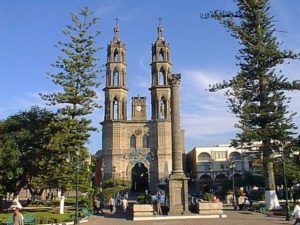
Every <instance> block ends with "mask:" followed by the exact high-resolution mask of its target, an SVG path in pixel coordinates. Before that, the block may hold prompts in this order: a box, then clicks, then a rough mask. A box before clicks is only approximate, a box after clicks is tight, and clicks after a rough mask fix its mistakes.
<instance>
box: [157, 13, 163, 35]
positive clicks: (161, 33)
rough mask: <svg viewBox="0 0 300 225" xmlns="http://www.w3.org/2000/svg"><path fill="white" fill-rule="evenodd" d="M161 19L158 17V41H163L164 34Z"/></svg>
mask: <svg viewBox="0 0 300 225" xmlns="http://www.w3.org/2000/svg"><path fill="white" fill-rule="evenodd" d="M161 21H162V18H161V17H158V27H157V39H158V40H164V37H163V33H164V28H163V26H162V22H161Z"/></svg>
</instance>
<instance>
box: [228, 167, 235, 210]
mask: <svg viewBox="0 0 300 225" xmlns="http://www.w3.org/2000/svg"><path fill="white" fill-rule="evenodd" d="M229 168H230V170H232V192H233V193H232V204H233V208H234V209H235V210H236V209H237V207H236V196H235V186H234V169H235V163H234V162H231V163H229Z"/></svg>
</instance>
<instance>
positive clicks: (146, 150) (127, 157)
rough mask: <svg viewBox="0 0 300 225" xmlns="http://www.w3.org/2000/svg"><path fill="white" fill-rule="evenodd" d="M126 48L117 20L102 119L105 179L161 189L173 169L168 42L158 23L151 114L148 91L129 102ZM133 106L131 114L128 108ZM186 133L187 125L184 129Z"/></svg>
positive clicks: (138, 187) (110, 47)
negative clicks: (149, 115)
mask: <svg viewBox="0 0 300 225" xmlns="http://www.w3.org/2000/svg"><path fill="white" fill-rule="evenodd" d="M126 67H127V64H126V48H125V44H124V43H123V42H122V40H121V38H120V27H119V25H118V23H117V24H116V26H115V27H114V37H113V39H112V41H111V42H110V43H109V44H108V47H107V63H106V85H105V88H104V89H103V90H104V93H105V105H104V108H105V109H104V111H105V115H104V121H103V122H102V123H101V124H102V151H101V152H102V153H101V158H102V160H103V166H102V175H103V179H104V180H106V179H110V178H112V179H116V178H119V179H125V180H129V181H131V184H132V185H131V188H132V190H133V191H143V190H146V189H148V190H151V191H155V190H157V187H158V186H159V184H163V183H164V181H165V180H166V178H168V177H169V174H170V173H171V170H172V138H171V111H170V99H171V96H170V95H171V90H170V86H169V85H168V82H167V76H169V75H170V74H171V73H172V64H171V62H170V47H169V44H168V43H167V42H166V40H165V39H164V36H163V27H162V25H161V24H159V26H158V28H157V39H156V41H155V43H153V44H152V62H151V78H152V79H151V80H152V82H151V84H149V91H150V94H151V119H150V120H147V113H146V112H147V104H146V103H147V101H146V97H144V96H135V97H132V99H131V103H130V104H128V102H127V101H128V89H127V74H126ZM128 107H131V110H130V111H131V119H129V116H128V115H127V111H129V110H127V108H128ZM182 138H183V131H182Z"/></svg>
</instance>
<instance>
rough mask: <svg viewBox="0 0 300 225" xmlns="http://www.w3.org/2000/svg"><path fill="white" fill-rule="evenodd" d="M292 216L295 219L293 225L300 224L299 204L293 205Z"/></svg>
mask: <svg viewBox="0 0 300 225" xmlns="http://www.w3.org/2000/svg"><path fill="white" fill-rule="evenodd" d="M292 216H293V217H295V223H294V224H293V225H296V224H298V223H299V224H300V202H298V203H297V204H296V205H295V208H294V210H293V212H292Z"/></svg>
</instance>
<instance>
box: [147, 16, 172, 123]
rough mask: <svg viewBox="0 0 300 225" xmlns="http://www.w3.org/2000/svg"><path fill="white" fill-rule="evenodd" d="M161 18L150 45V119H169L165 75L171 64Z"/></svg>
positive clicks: (167, 86) (168, 73)
mask: <svg viewBox="0 0 300 225" xmlns="http://www.w3.org/2000/svg"><path fill="white" fill-rule="evenodd" d="M163 32H164V29H163V26H162V23H161V19H159V25H158V27H157V40H156V42H155V43H154V44H153V45H152V63H151V74H152V84H151V88H150V91H151V105H152V117H151V119H152V120H168V121H170V120H171V114H170V98H171V94H170V93H171V91H170V86H169V84H168V82H167V77H168V76H170V74H171V69H172V64H171V62H170V48H169V44H168V43H167V42H166V41H165V38H164V36H163Z"/></svg>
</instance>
